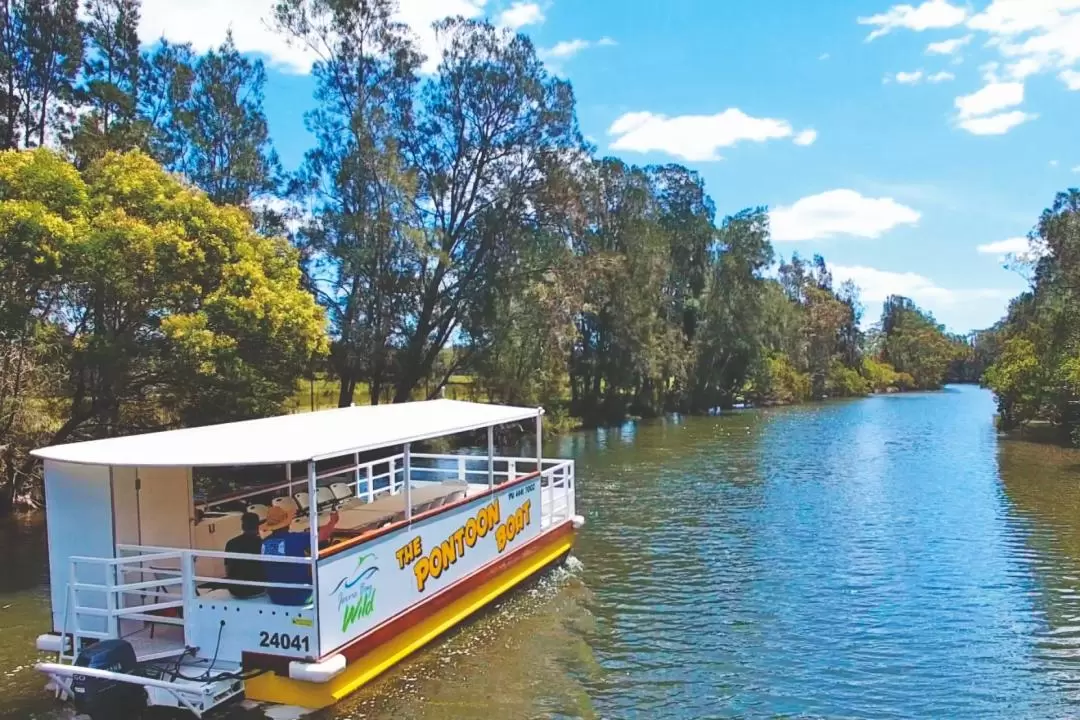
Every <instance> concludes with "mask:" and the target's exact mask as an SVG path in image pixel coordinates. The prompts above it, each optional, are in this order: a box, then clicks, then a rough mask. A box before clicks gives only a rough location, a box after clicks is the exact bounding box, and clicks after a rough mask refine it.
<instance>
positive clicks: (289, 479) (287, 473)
mask: <svg viewBox="0 0 1080 720" xmlns="http://www.w3.org/2000/svg"><path fill="white" fill-rule="evenodd" d="M285 482H287V483H289V497H292V496H293V495H294V494H295V493H294V492H293V485H292V463H291V462H290V463H285Z"/></svg>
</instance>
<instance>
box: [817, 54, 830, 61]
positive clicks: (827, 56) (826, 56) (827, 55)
mask: <svg viewBox="0 0 1080 720" xmlns="http://www.w3.org/2000/svg"><path fill="white" fill-rule="evenodd" d="M817 59H818V60H828V59H829V53H821V54H820V55H818V58H817Z"/></svg>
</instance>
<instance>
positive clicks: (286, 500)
mask: <svg viewBox="0 0 1080 720" xmlns="http://www.w3.org/2000/svg"><path fill="white" fill-rule="evenodd" d="M271 502H272V504H274V505H277V506H278V507H280V508H285V509H286V510H288V511H289V512H291V513H293V514H295V513H296V511H297V510H298V509H299V508H298V506H297V504H296V501H295V500H293V499H292V498H291V497H285V496H282V497H276V498H274V499H273V500H272V501H271Z"/></svg>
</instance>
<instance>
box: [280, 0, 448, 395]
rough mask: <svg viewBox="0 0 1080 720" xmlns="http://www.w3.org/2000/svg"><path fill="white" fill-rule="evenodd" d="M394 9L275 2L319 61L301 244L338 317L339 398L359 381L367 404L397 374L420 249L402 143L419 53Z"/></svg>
mask: <svg viewBox="0 0 1080 720" xmlns="http://www.w3.org/2000/svg"><path fill="white" fill-rule="evenodd" d="M396 9H397V5H396V2H393V1H392V0H361V1H360V2H356V0H283V1H282V2H279V3H278V4H277V7H276V19H277V25H278V27H279V30H280V31H281V32H283V33H285V34H286V35H287V36H288V37H289V38H290V39H291V40H292V41H293V42H296V43H299V44H300V45H301V46H302V47H304V48H306V49H307V51H308V52H310V53H311V54H312V56H313V57H314V59H315V61H314V66H313V69H312V72H313V75H314V77H315V80H316V90H315V99H316V101H317V102H318V105H317V107H316V108H315V109H314V110H312V111H311V112H310V113H308V115H307V124H308V128H309V129H310V130H311V132H312V133H313V134H314V136H315V146H314V147H313V148H312V149H311V150H309V151H308V153H307V155H306V156H305V160H304V166H303V168H302V169H301V171H300V173H299V176H298V177H297V178H296V182H295V183H294V188H293V191H294V193H295V194H296V195H297V196H298V197H301V198H303V199H304V200H305V202H306V203H307V204H308V206H309V207H310V208H311V210H312V214H311V218H310V221H309V222H308V223H307V224H306V225H305V227H304V228H303V229H302V231H301V233H300V242H301V244H302V245H303V246H304V251H305V253H306V265H307V272H308V274H309V275H310V276H311V284H312V286H313V288H314V289H315V290H316V292H317V293H318V296H319V299H320V302H321V303H322V304H323V305H324V306H325V307H326V308H327V310H328V312H329V316H330V321H331V323H332V326H333V331H334V336H335V347H334V351H333V355H332V363H333V367H334V370H335V371H336V373H337V374H338V376H339V378H340V380H341V387H340V393H339V403H340V404H341V405H342V406H345V405H349V404H350V403H352V402H353V396H354V394H355V391H356V387H357V384H358V383H359V382H360V381H361V380H364V379H366V380H367V381H368V385H369V399H370V401H371V402H372V403H377V402H379V400H380V398H381V397H382V395H383V391H384V388H385V387H387V386H388V385H389V383H390V382H391V381H392V379H393V377H394V368H393V367H392V362H393V360H394V357H395V353H394V350H395V349H396V348H397V347H398V346H399V345H400V344H401V343H402V342H403V341H402V338H403V336H404V333H405V325H406V324H407V323H408V322H409V320H408V319H407V316H408V309H407V307H406V303H407V302H408V298H407V295H408V293H409V292H413V291H414V288H412V287H411V286H410V283H411V282H412V277H413V276H414V274H415V273H416V272H417V270H416V268H417V267H418V264H419V262H420V260H419V258H420V256H421V252H420V245H421V243H419V242H418V238H419V236H420V234H419V232H418V228H417V221H416V217H415V216H416V209H415V208H416V205H417V194H416V193H417V190H416V185H417V181H416V174H415V172H413V171H412V170H411V169H410V168H409V167H407V165H406V162H405V159H404V157H403V154H402V144H403V142H404V136H405V134H406V133H408V132H409V130H410V128H411V126H412V123H413V120H412V114H413V93H414V91H415V88H416V72H417V69H418V68H419V67H420V63H421V61H422V58H421V56H420V55H419V54H418V53H417V52H416V50H415V48H414V46H413V42H412V40H411V38H410V36H409V33H408V29H407V28H406V27H405V26H404V25H402V24H401V23H400V22H398V21H397V20H395V12H396ZM429 367H430V366H429ZM418 380H419V378H417V379H415V380H414V381H413V383H412V384H413V385H415V384H416V382H418ZM411 387H412V385H410V388H409V389H410V390H411Z"/></svg>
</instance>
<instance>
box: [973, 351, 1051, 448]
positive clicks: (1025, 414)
mask: <svg viewBox="0 0 1080 720" xmlns="http://www.w3.org/2000/svg"><path fill="white" fill-rule="evenodd" d="M1044 374H1045V371H1044V369H1043V368H1042V366H1041V365H1040V363H1039V358H1038V355H1037V351H1036V348H1035V343H1033V342H1031V341H1030V340H1027V339H1025V338H1022V337H1014V338H1010V339H1009V340H1007V341H1006V342H1005V345H1004V347H1003V348H1002V352H1001V355H1000V357H998V359H997V362H995V363H994V364H993V365H992V366H991V367H990V368H989V369H988V370H987V371H986V384H987V386H988V387H989V388H990V389H991V390H993V391H994V393H995V394H996V395H997V397H998V402H999V404H1000V407H1001V415H1000V424H1001V427H1002V429H1004V430H1011V429H1012V428H1014V427H1017V426H1018V425H1021V424H1023V423H1025V422H1028V421H1030V420H1033V419H1034V418H1036V417H1037V416H1038V414H1039V410H1040V407H1041V405H1042V393H1043V390H1042V388H1043V386H1044V385H1045V383H1046V378H1045V377H1044Z"/></svg>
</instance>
